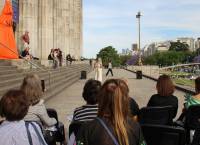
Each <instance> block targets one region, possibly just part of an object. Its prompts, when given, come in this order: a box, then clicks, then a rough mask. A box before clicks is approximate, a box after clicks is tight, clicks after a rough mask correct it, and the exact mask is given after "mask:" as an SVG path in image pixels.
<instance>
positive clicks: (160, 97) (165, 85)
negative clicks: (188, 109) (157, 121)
mask: <svg viewBox="0 0 200 145" xmlns="http://www.w3.org/2000/svg"><path fill="white" fill-rule="evenodd" d="M156 89H157V94H154V95H153V96H151V98H150V100H149V102H148V104H147V106H152V107H156V106H161V107H162V106H172V107H173V108H174V113H173V118H174V117H175V116H176V113H177V110H178V99H177V97H176V96H174V95H173V93H174V89H175V87H174V84H173V82H172V80H171V79H170V77H169V76H168V75H161V76H160V77H159V78H158V81H157V84H156Z"/></svg>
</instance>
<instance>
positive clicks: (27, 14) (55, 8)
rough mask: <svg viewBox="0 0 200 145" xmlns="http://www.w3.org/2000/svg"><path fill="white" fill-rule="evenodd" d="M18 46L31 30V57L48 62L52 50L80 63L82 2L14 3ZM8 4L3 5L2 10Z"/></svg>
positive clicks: (23, 0) (30, 0)
mask: <svg viewBox="0 0 200 145" xmlns="http://www.w3.org/2000/svg"><path fill="white" fill-rule="evenodd" d="M11 1H12V3H13V10H14V22H15V23H14V30H15V38H16V41H17V46H18V49H19V50H20V51H22V50H23V45H22V41H21V36H22V35H23V34H24V32H25V31H26V30H27V31H29V37H30V48H31V53H32V54H33V55H34V56H35V57H38V58H40V59H42V60H46V59H47V57H48V55H49V53H50V50H51V49H52V48H60V49H61V50H62V51H63V53H64V55H67V54H69V53H70V55H71V56H74V57H75V58H76V59H79V58H80V57H81V55H82V0H11ZM3 5H4V1H3V0H1V1H0V9H2V8H3Z"/></svg>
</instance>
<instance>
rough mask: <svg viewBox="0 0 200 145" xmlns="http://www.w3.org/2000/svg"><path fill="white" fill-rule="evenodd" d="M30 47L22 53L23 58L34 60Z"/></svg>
mask: <svg viewBox="0 0 200 145" xmlns="http://www.w3.org/2000/svg"><path fill="white" fill-rule="evenodd" d="M29 49H30V48H29V47H26V48H25V49H24V51H22V57H23V58H25V59H32V56H31V55H30V53H29Z"/></svg>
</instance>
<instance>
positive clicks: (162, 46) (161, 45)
mask: <svg viewBox="0 0 200 145" xmlns="http://www.w3.org/2000/svg"><path fill="white" fill-rule="evenodd" d="M170 42H171V41H163V42H153V43H151V44H148V45H146V46H145V47H144V48H143V55H144V56H145V57H147V56H151V55H153V54H154V53H156V52H157V51H168V50H169V48H170V46H171V44H170Z"/></svg>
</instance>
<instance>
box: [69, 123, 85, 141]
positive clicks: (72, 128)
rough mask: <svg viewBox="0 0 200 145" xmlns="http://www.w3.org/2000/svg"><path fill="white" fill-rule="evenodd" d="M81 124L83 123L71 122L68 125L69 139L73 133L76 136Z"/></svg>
mask: <svg viewBox="0 0 200 145" xmlns="http://www.w3.org/2000/svg"><path fill="white" fill-rule="evenodd" d="M82 124H83V122H80V121H73V122H72V123H71V124H70V125H69V137H70V135H71V134H72V133H74V135H75V136H76V135H77V133H78V131H79V130H80V128H81V125H82Z"/></svg>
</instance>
